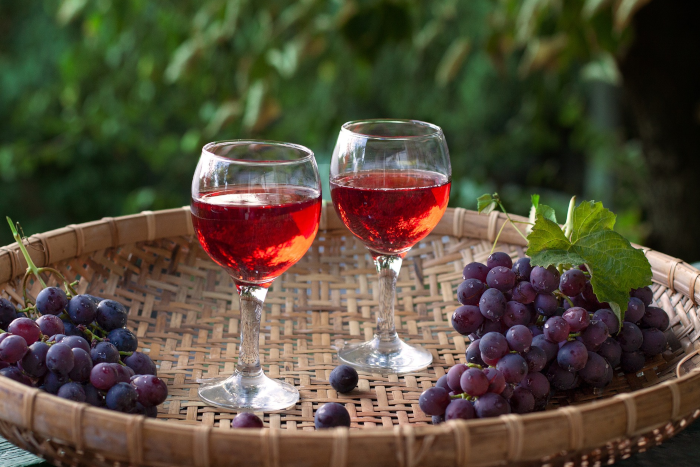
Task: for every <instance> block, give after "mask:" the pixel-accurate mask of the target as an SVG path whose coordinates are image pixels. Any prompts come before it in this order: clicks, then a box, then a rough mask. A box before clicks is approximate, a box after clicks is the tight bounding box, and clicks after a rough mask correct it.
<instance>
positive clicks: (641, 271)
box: [527, 202, 652, 323]
mask: <svg viewBox="0 0 700 467" xmlns="http://www.w3.org/2000/svg"><path fill="white" fill-rule="evenodd" d="M542 206H543V205H541V204H540V205H539V206H538V208H541V207H542ZM614 224H615V215H614V214H613V213H612V212H610V211H609V210H607V209H605V208H604V207H603V205H602V203H594V202H583V203H581V204H579V205H578V206H577V207H576V208H575V209H574V212H573V230H572V232H571V240H569V239H568V238H566V236H565V235H564V232H563V231H562V230H561V227H560V226H559V225H558V224H557V223H556V222H553V221H551V220H550V219H548V218H546V217H545V216H544V214H543V213H542V212H539V213H538V214H537V216H536V221H535V225H534V226H533V228H532V231H531V232H530V234H529V235H528V237H527V239H528V251H527V252H528V255H529V256H530V262H531V264H533V265H534V266H542V267H547V266H551V265H554V266H558V267H559V266H562V267H570V266H573V265H577V264H586V266H587V268H588V271H589V272H590V273H591V285H592V286H593V292H594V293H595V295H596V297H597V298H598V300H600V301H601V302H608V303H610V306H611V308H612V310H613V312H614V313H615V315H616V316H617V317H618V319H619V321H620V323H622V321H623V319H624V313H625V311H626V310H627V302H628V301H629V292H630V290H631V289H633V288H638V287H645V286H647V285H650V284H651V277H652V274H651V265H650V264H649V261H648V260H647V258H646V256H644V252H643V251H642V250H638V249H636V248H634V247H632V245H631V244H630V242H629V241H628V240H627V239H626V238H625V237H623V236H622V235H620V234H619V233H617V232H615V231H614V230H612V227H613V225H614Z"/></svg>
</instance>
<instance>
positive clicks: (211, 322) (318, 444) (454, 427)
mask: <svg viewBox="0 0 700 467" xmlns="http://www.w3.org/2000/svg"><path fill="white" fill-rule="evenodd" d="M503 223H504V218H503V217H502V216H501V215H499V214H498V213H495V212H494V213H492V214H491V215H489V216H479V215H477V214H476V213H474V212H471V211H466V210H464V209H448V210H447V213H446V214H445V216H444V218H443V219H442V221H441V222H440V224H439V225H438V227H437V228H436V229H435V231H434V232H433V234H432V235H431V236H430V237H428V238H427V239H426V240H425V241H423V242H422V243H421V244H420V245H417V246H416V247H415V248H413V249H412V250H411V252H410V253H409V255H408V257H407V258H406V259H405V261H404V265H403V268H402V270H401V274H400V276H399V281H398V306H397V312H396V315H397V319H396V327H397V331H398V332H399V334H400V335H401V336H402V337H403V338H407V339H409V340H410V341H411V342H414V343H419V344H421V345H422V346H424V347H425V348H427V349H429V350H430V351H431V352H432V353H433V357H434V363H433V365H432V366H431V367H430V368H428V369H427V370H425V371H423V372H420V373H411V374H408V375H402V376H396V375H390V376H381V375H373V374H360V382H359V385H358V387H357V388H356V389H355V390H354V391H353V392H352V393H350V394H347V395H342V394H338V393H336V392H335V391H334V390H333V389H332V388H331V387H330V385H329V384H328V375H329V373H330V371H331V370H332V369H333V368H334V367H335V366H336V365H337V357H336V355H335V352H336V348H337V345H342V342H343V341H344V340H351V339H356V340H358V341H359V340H366V339H369V338H370V337H371V336H372V333H373V329H374V309H375V308H376V307H377V297H378V290H377V282H376V278H375V271H374V267H373V264H372V262H371V259H370V257H369V256H368V254H367V253H366V250H365V248H364V246H363V245H362V244H361V243H360V242H358V241H357V240H355V238H354V237H353V236H352V235H350V234H349V233H348V231H347V230H345V228H344V226H343V225H342V223H341V222H340V220H339V219H338V218H337V217H336V215H335V212H334V211H333V208H332V206H327V205H324V208H323V212H322V219H321V229H320V231H319V234H318V236H317V238H316V240H315V242H314V244H313V246H312V248H311V249H310V250H309V251H308V253H307V254H306V256H305V257H304V258H303V259H302V261H300V262H299V263H298V264H297V265H295V266H294V267H293V268H292V269H290V270H289V271H288V272H287V273H285V274H284V275H283V276H281V277H280V278H279V279H277V280H276V281H275V282H274V284H273V286H272V288H271V289H270V292H269V293H268V296H267V300H266V303H265V310H264V312H263V318H262V323H263V325H262V329H261V335H260V354H261V361H262V364H263V366H264V368H265V372H266V373H267V374H268V375H269V376H271V377H273V378H284V379H285V380H286V381H288V382H290V383H293V384H294V385H296V386H297V387H298V388H299V391H300V394H301V400H300V402H299V403H297V404H296V406H295V407H293V408H292V409H290V410H286V411H280V412H273V413H266V414H264V422H265V426H266V427H269V428H271V429H263V430H232V429H230V428H228V427H229V426H230V420H231V419H232V418H233V417H234V415H235V413H234V412H232V411H227V410H225V409H220V408H214V407H210V406H207V405H205V404H203V403H202V402H200V400H199V399H198V397H197V383H196V382H195V380H197V379H199V378H208V377H214V376H217V375H228V374H230V373H231V372H232V371H233V369H234V365H235V362H236V358H237V344H238V336H239V334H238V326H239V321H238V319H239V313H238V298H237V295H236V291H235V288H234V286H233V283H232V281H231V280H230V279H229V277H228V276H227V275H226V274H225V273H224V271H223V270H222V269H221V268H220V267H218V266H217V265H215V264H214V263H213V262H211V261H210V260H209V258H208V257H207V256H206V254H205V253H204V252H203V250H202V249H201V248H200V246H199V244H198V242H197V240H196V238H194V237H193V235H192V234H193V232H192V224H191V220H190V213H189V208H188V207H185V208H182V209H172V210H165V211H159V212H144V213H141V214H138V215H133V216H126V217H120V218H105V219H102V220H101V221H95V222H90V223H86V224H81V225H70V226H68V227H65V228H62V229H58V230H54V231H51V232H47V233H44V234H39V235H34V236H33V237H30V238H29V240H28V242H29V245H30V247H29V252H30V254H31V256H32V258H33V260H34V262H35V263H36V264H37V265H40V266H44V265H54V266H55V267H57V268H58V269H59V270H61V271H62V272H63V273H64V274H65V275H66V276H67V277H68V278H69V279H71V280H74V279H79V285H78V289H79V292H80V293H85V292H87V293H91V294H94V295H98V296H102V297H105V298H111V299H115V300H118V301H120V302H122V303H124V304H125V305H126V306H127V307H128V309H129V323H128V325H129V327H130V328H131V329H132V330H134V331H135V332H136V334H137V335H138V337H139V341H140V342H139V347H140V349H139V350H141V349H146V351H147V352H149V353H150V356H151V357H152V358H153V360H154V361H155V362H156V363H157V364H158V365H159V376H160V377H161V378H164V379H165V380H166V381H167V383H168V386H169V389H170V396H169V398H168V400H167V401H166V402H165V404H163V405H162V406H161V407H160V408H159V414H158V419H157V420H153V419H145V418H144V417H142V416H135V415H124V414H120V413H116V412H112V411H107V410H103V409H97V408H93V407H90V406H88V405H87V404H79V403H75V402H71V401H67V400H63V399H59V398H57V397H55V396H52V395H50V394H47V393H44V392H41V391H39V390H37V389H32V388H29V387H26V386H23V385H20V384H18V383H15V382H13V381H10V380H8V379H6V378H0V434H2V436H4V437H6V438H7V439H9V440H11V441H12V442H13V443H15V444H17V445H18V446H20V447H22V448H25V449H28V450H30V451H32V452H34V453H36V454H38V455H40V456H43V457H44V458H46V459H48V460H49V461H51V462H53V463H55V464H56V465H58V466H63V465H71V466H73V465H75V466H78V465H80V466H117V465H118V466H125V465H133V466H197V467H206V466H252V465H261V466H269V467H276V466H292V465H295V466H296V465H306V466H321V465H332V466H337V467H352V466H358V467H359V466H362V467H367V466H375V465H376V466H380V465H381V466H402V467H408V466H433V465H435V466H438V465H439V466H441V467H442V466H445V465H456V466H463V465H495V464H501V465H502V464H504V463H511V464H517V465H540V464H547V465H563V464H566V463H574V464H585V465H600V464H601V463H607V462H612V461H614V460H616V459H619V458H624V457H627V456H629V454H630V453H632V452H636V451H640V450H645V449H647V448H648V447H650V446H652V445H655V444H658V443H660V442H662V441H663V440H664V439H667V438H669V437H671V436H673V435H674V434H675V433H677V432H678V431H679V430H681V429H682V428H683V427H685V426H686V424H687V423H689V422H690V421H692V420H693V419H695V418H697V417H698V415H700V410H698V408H700V373H697V372H694V371H690V370H693V369H694V368H695V366H696V364H697V363H700V357H698V356H695V355H694V354H693V352H694V351H695V349H696V348H700V344H699V343H698V341H697V339H698V336H699V335H700V322H699V321H698V307H697V301H698V300H700V287H698V288H696V283H697V282H698V277H700V272H699V271H698V270H696V269H694V268H692V267H691V266H689V265H687V264H685V263H683V262H681V261H680V260H678V259H675V258H671V257H669V256H666V255H663V254H660V253H657V252H655V251H651V250H648V249H645V253H646V255H647V257H648V258H649V261H650V262H651V265H652V270H653V273H654V285H653V287H652V288H653V290H654V299H655V302H656V304H658V305H659V306H661V307H662V308H663V309H664V310H666V312H667V313H668V314H669V316H670V318H671V327H670V329H669V331H667V334H668V335H669V342H670V343H671V349H670V350H668V351H667V352H666V353H664V354H663V355H662V356H658V357H657V359H656V360H654V361H653V362H650V363H649V364H648V365H647V367H645V369H644V370H643V372H640V373H639V374H637V375H622V374H619V375H616V377H615V379H614V381H613V383H612V384H610V385H609V386H608V387H607V388H606V389H605V392H603V393H598V394H596V393H593V392H592V391H586V390H579V391H576V392H570V393H560V394H559V395H558V396H557V397H556V398H553V399H552V402H551V404H550V407H549V409H550V410H547V411H545V412H539V413H534V414H529V415H525V416H518V415H508V416H503V417H500V418H495V419H484V420H472V421H468V422H464V421H462V422H448V423H444V424H442V425H439V426H431V425H430V417H427V416H425V415H424V414H423V413H422V412H421V410H420V408H419V407H418V397H419V395H420V393H421V392H422V391H423V390H424V389H425V388H428V387H431V386H433V385H434V384H435V382H436V380H437V379H438V378H439V377H440V376H442V375H443V374H444V373H445V372H446V371H447V369H448V368H449V367H450V366H452V365H453V364H455V363H456V362H464V360H465V355H464V351H465V349H466V346H467V341H466V340H465V338H464V337H463V336H461V335H459V334H457V333H455V332H454V331H453V329H452V327H451V325H450V322H449V319H450V316H451V314H452V311H453V310H454V308H455V307H456V306H457V305H458V303H457V301H456V297H455V289H456V286H457V285H458V284H459V283H460V282H461V280H462V279H461V271H462V267H463V266H464V264H465V263H467V262H470V261H473V260H476V261H484V260H485V259H486V256H487V255H488V254H489V250H490V247H491V241H492V239H493V238H494V237H495V235H496V232H498V230H499V229H500V228H501V225H502V224H503ZM501 242H502V243H501V245H500V246H499V248H500V249H501V250H502V251H506V252H508V253H509V254H511V255H512V256H513V258H516V257H519V256H523V254H524V252H523V241H522V238H520V236H519V235H517V233H515V232H514V230H512V229H511V228H510V227H509V226H506V227H505V229H504V231H503V234H502V235H501ZM25 267H26V264H25V262H24V259H23V258H22V257H21V254H19V252H18V248H17V246H16V245H11V246H8V247H4V248H2V249H0V291H1V292H2V295H3V296H9V297H10V298H12V299H13V300H14V301H16V302H21V292H20V290H19V288H18V287H19V286H20V284H19V279H20V278H21V276H22V274H23V273H24V270H25ZM50 280H53V279H50ZM38 291H39V285H38V284H36V283H34V284H32V285H31V290H30V293H31V294H32V295H34V296H35V295H36V294H37V293H38ZM684 357H687V358H685V360H687V363H684V364H683V365H679V363H683V362H681V359H683V358H684ZM691 357H692V358H691ZM677 367H678V371H679V375H678V376H677V375H676V370H677ZM683 373H687V374H684V375H683V376H680V375H681V374H683ZM326 402H340V403H342V404H345V406H346V407H347V408H348V411H349V412H350V415H351V417H352V428H351V429H350V430H347V429H344V428H339V429H333V430H324V431H315V430H314V426H313V416H314V412H315V410H316V409H317V408H318V407H319V406H320V405H321V404H323V403H326ZM259 415H262V414H259ZM358 428H359V429H358ZM526 440H527V441H526Z"/></svg>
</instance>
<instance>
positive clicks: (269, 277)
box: [191, 185, 321, 287]
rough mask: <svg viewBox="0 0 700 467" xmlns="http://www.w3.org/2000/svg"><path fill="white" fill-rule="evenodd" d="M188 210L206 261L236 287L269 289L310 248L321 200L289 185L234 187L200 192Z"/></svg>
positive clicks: (315, 193) (311, 193)
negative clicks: (227, 275)
mask: <svg viewBox="0 0 700 467" xmlns="http://www.w3.org/2000/svg"><path fill="white" fill-rule="evenodd" d="M191 209H192V221H193V224H194V229H195V232H196V233H197V238H198V239H199V242H200V243H201V245H202V247H203V248H204V250H205V251H206V252H207V253H208V254H209V256H210V257H211V258H212V259H213V260H214V261H215V262H216V263H217V264H219V265H220V266H222V267H223V268H224V269H226V271H228V273H229V274H230V275H231V277H232V278H233V279H234V281H236V282H237V283H255V284H258V285H260V286H262V287H268V286H269V285H270V284H271V283H272V281H273V280H274V279H275V278H276V277H278V276H279V275H280V274H282V273H283V272H284V271H286V270H287V269H288V268H289V267H291V266H292V265H293V264H294V263H296V262H297V261H299V259H301V257H302V256H304V253H306V251H307V250H308V249H309V247H310V246H311V243H312V242H313V240H314V237H315V236H316V232H317V231H318V223H319V219H320V217H321V196H320V194H319V193H318V191H317V190H312V189H309V188H303V187H295V186H288V185H287V186H285V185H272V186H270V185H267V186H265V187H264V188H263V187H257V188H249V187H246V188H240V187H235V188H229V189H225V190H216V191H212V192H209V193H202V194H201V195H200V197H199V198H198V199H193V200H192V205H191Z"/></svg>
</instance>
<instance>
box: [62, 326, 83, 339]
mask: <svg viewBox="0 0 700 467" xmlns="http://www.w3.org/2000/svg"><path fill="white" fill-rule="evenodd" d="M63 328H64V331H63V334H65V335H66V336H78V337H82V338H83V339H85V340H87V335H86V334H85V333H84V332H83V331H81V330H80V328H79V327H78V326H76V325H75V324H73V323H71V322H70V321H63Z"/></svg>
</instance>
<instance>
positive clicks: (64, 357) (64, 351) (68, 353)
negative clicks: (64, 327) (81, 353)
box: [46, 342, 75, 375]
mask: <svg viewBox="0 0 700 467" xmlns="http://www.w3.org/2000/svg"><path fill="white" fill-rule="evenodd" d="M74 364H75V357H74V356H73V349H71V348H70V347H68V346H67V345H66V344H64V343H63V342H59V343H58V344H53V345H52V346H51V348H49V351H48V352H47V353H46V367H47V368H48V369H49V370H51V371H53V372H54V373H59V374H61V375H67V374H68V373H70V371H71V370H72V369H73V365H74Z"/></svg>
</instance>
